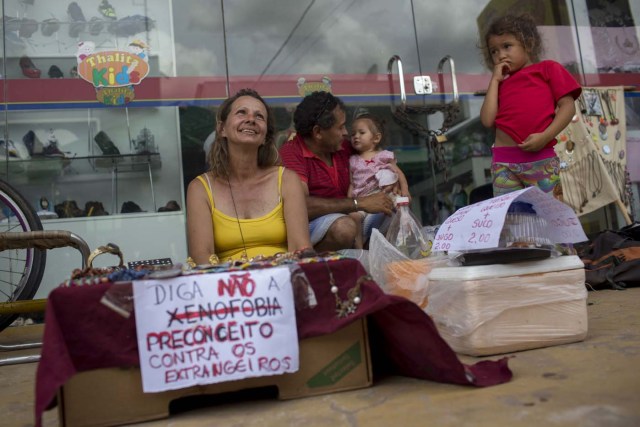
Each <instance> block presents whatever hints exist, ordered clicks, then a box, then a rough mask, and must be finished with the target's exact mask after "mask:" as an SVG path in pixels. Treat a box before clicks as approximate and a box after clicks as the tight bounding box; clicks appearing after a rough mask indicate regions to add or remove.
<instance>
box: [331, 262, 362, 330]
mask: <svg viewBox="0 0 640 427" xmlns="http://www.w3.org/2000/svg"><path fill="white" fill-rule="evenodd" d="M324 265H325V266H326V267H327V272H328V273H329V286H331V288H330V289H331V293H332V294H333V296H334V298H335V300H336V315H337V316H338V318H340V319H342V318H344V317H347V316H349V315H350V314H353V313H355V312H356V310H357V309H358V304H360V302H362V296H361V294H360V285H362V282H364V281H367V280H373V279H372V278H371V276H369V275H368V274H365V275H364V276H360V277H359V278H358V280H357V281H356V284H355V286H354V287H353V288H351V289H349V290H348V291H347V299H346V300H343V299H341V298H340V296H339V295H338V292H339V291H340V289H339V288H338V286H337V285H336V280H335V279H334V277H333V272H332V271H331V267H329V263H328V262H327V261H325V263H324Z"/></svg>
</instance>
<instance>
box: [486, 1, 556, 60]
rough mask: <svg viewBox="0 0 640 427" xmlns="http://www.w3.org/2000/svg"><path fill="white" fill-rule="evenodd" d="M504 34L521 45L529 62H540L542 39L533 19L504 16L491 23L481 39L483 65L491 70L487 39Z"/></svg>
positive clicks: (527, 16)
mask: <svg viewBox="0 0 640 427" xmlns="http://www.w3.org/2000/svg"><path fill="white" fill-rule="evenodd" d="M504 34H511V35H513V36H514V37H515V38H516V40H518V41H519V42H520V43H522V46H524V49H525V51H526V52H527V53H528V54H529V58H530V59H531V62H538V61H540V57H541V55H542V52H543V46H542V38H541V37H540V33H539V32H538V27H537V26H536V23H535V21H534V20H533V17H532V16H531V15H529V14H528V13H524V14H522V15H504V16H502V17H500V18H498V19H496V20H495V21H493V22H492V23H491V24H490V25H489V28H488V29H487V31H486V32H485V33H484V37H483V38H482V46H481V49H482V53H483V55H484V62H485V65H486V66H487V67H488V68H489V69H490V70H491V69H493V66H494V63H493V59H492V58H491V53H490V52H489V38H490V37H491V36H501V35H504Z"/></svg>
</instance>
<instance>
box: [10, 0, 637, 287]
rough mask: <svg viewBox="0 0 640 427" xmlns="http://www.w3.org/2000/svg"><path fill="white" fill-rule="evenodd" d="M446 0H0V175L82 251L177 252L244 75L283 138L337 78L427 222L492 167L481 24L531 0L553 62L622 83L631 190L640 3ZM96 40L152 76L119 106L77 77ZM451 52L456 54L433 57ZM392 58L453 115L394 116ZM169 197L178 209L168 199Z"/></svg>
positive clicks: (69, 257)
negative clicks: (225, 104) (306, 99)
mask: <svg viewBox="0 0 640 427" xmlns="http://www.w3.org/2000/svg"><path fill="white" fill-rule="evenodd" d="M449 3H450V2H445V1H431V2H426V1H420V2H418V1H412V0H402V1H396V2H389V1H387V0H350V1H341V0H308V1H304V2H300V1H298V0H278V1H275V0H272V1H267V0H263V1H255V0H233V1H224V0H184V1H182V0H181V1H170V0H144V1H143V0H110V1H102V0H76V1H69V2H64V3H60V2H54V1H24V0H5V1H1V2H0V4H1V5H2V12H3V13H2V15H3V22H2V24H3V26H2V28H3V33H2V34H3V37H2V40H1V42H2V48H3V55H2V64H1V71H0V74H2V79H1V80H0V86H1V88H2V91H1V93H0V96H1V101H0V104H1V105H2V107H3V109H4V111H3V116H2V118H0V126H1V127H2V138H3V140H6V141H13V142H15V143H17V144H16V145H17V146H19V149H22V147H24V150H22V151H23V152H25V150H26V153H27V154H28V155H29V157H28V158H26V159H25V158H20V154H19V153H18V149H16V150H15V155H10V154H9V150H5V152H4V153H5V154H4V156H3V157H2V158H0V175H1V178H2V179H5V180H8V181H9V182H11V183H12V184H15V186H16V187H17V188H18V189H19V190H20V191H21V192H22V193H23V194H25V196H26V197H27V198H28V199H29V201H30V202H31V203H32V204H34V206H36V207H40V201H41V200H42V199H47V201H48V204H49V208H48V209H49V210H50V213H51V216H52V217H53V214H54V213H56V212H55V207H56V206H57V205H62V206H61V208H63V209H62V210H60V212H61V213H62V214H63V215H58V218H55V217H54V218H51V219H45V217H44V216H43V221H44V222H43V224H44V226H45V228H47V229H56V228H62V229H67V230H71V231H74V232H77V233H78V234H79V235H81V236H82V237H83V238H85V239H86V240H87V241H88V242H89V244H90V246H92V247H95V246H98V245H101V244H104V243H106V240H105V239H107V237H106V236H108V239H110V240H113V241H114V243H117V244H119V245H120V246H121V247H122V248H123V251H124V253H125V256H126V257H127V259H130V260H143V259H154V258H164V257H171V258H172V259H173V260H174V261H183V260H184V258H185V257H186V239H185V235H184V221H185V219H184V212H183V210H182V208H183V205H184V194H185V187H186V185H187V184H188V183H189V182H190V180H191V179H193V177H195V176H196V175H198V174H199V173H202V172H203V171H204V170H206V164H205V151H206V149H207V145H206V144H207V142H210V141H211V140H212V136H213V135H212V132H213V130H214V127H215V112H216V109H217V107H218V106H219V105H220V103H221V102H222V100H223V99H225V98H226V97H227V96H228V95H229V94H232V93H235V92H236V91H237V90H238V89H241V88H244V87H253V88H255V89H257V90H258V91H259V92H260V93H261V94H262V95H263V96H264V97H265V98H266V99H267V101H268V102H269V103H270V105H271V106H272V107H273V109H274V112H275V115H276V126H277V129H278V131H279V134H278V141H279V142H280V143H282V142H284V141H285V140H286V139H287V138H288V137H289V136H290V135H291V133H292V132H293V123H292V113H293V110H294V108H295V106H296V105H297V104H298V103H299V102H300V100H301V99H302V97H303V96H304V95H305V94H306V93H308V92H310V91H313V90H330V91H332V92H333V93H334V94H335V95H337V96H339V97H341V98H342V99H343V100H344V101H345V103H346V105H347V107H348V120H349V122H350V121H351V120H352V119H353V118H354V117H355V116H356V115H357V114H359V113H361V112H364V111H368V112H372V113H375V114H377V115H379V116H381V117H382V118H383V119H384V120H385V121H386V124H387V144H388V148H389V149H390V150H392V151H394V153H395V154H396V157H397V158H398V161H399V164H400V166H401V167H402V169H403V170H404V171H405V174H406V175H407V178H408V180H409V184H410V187H411V192H412V195H413V196H414V197H413V200H412V209H413V210H414V212H415V213H416V214H418V216H419V217H420V218H421V220H422V221H423V223H424V224H425V225H431V224H437V223H439V222H441V221H442V219H443V218H444V217H446V216H447V215H448V214H449V213H451V212H452V211H453V210H455V208H456V207H457V206H458V205H459V204H460V203H464V202H465V200H463V199H462V198H461V197H459V196H461V195H462V193H464V195H465V196H466V197H467V199H466V202H468V201H469V198H468V196H469V195H470V194H471V192H472V191H473V190H475V189H477V188H479V187H482V186H484V185H485V184H486V183H489V182H490V179H491V178H490V176H489V174H488V173H487V172H488V164H489V163H490V146H491V144H492V141H493V135H492V133H491V132H490V131H488V130H486V129H484V128H483V127H482V126H481V125H480V123H479V119H478V115H479V110H480V107H481V105H482V102H483V91H484V90H485V89H486V86H487V84H488V80H489V71H488V70H487V69H486V68H485V66H484V65H483V62H482V59H481V53H480V51H479V49H478V48H477V45H478V34H479V31H480V30H481V28H482V27H483V26H484V25H486V23H487V22H488V21H490V20H491V19H492V18H493V17H494V16H496V15H498V14H502V13H504V12H506V11H509V12H525V11H526V12H529V13H531V14H532V15H533V16H534V17H535V19H536V20H537V22H538V23H539V25H540V27H539V28H540V31H541V32H542V33H543V36H544V41H545V46H546V53H545V55H546V56H545V57H546V58H550V59H554V60H556V61H558V62H561V63H562V64H563V65H564V66H565V67H566V68H567V69H568V70H570V71H571V72H572V73H574V75H576V77H577V78H578V79H579V81H580V83H582V84H583V85H590V86H604V85H607V86H624V87H625V89H626V90H625V92H624V100H625V103H624V105H625V108H624V112H625V115H626V117H627V126H628V132H627V141H626V142H627V144H628V147H627V150H626V151H625V154H626V155H627V156H628V158H627V164H628V165H629V172H630V173H629V179H630V180H631V181H632V182H633V183H634V184H633V186H632V189H633V190H634V191H635V193H634V194H636V195H637V193H638V192H637V185H636V184H635V183H636V182H637V180H638V179H639V178H638V177H639V176H640V173H639V172H638V171H637V170H636V167H637V165H640V158H639V156H640V150H639V149H636V145H637V146H640V142H639V141H640V137H638V134H639V132H640V131H639V130H638V129H640V128H639V126H638V122H639V120H638V117H639V116H640V110H639V103H638V102H637V99H638V92H637V84H638V81H640V65H639V64H640V53H639V51H638V49H639V48H638V26H637V21H638V19H640V6H639V5H638V4H637V3H638V2H633V1H628V0H612V1H606V2H603V1H599V0H575V1H560V2H555V1H551V0H544V1H536V2H530V1H520V0H491V1H481V2H478V1H475V0H467V1H462V2H457V3H456V8H455V10H454V8H452V7H451V6H450V4H449ZM459 10H464V13H459V12H458V11H459ZM105 51H116V52H126V53H127V54H128V55H131V54H134V53H135V54H136V55H140V54H142V55H143V56H145V58H144V59H143V58H142V57H140V59H141V60H142V61H145V64H147V66H148V73H147V74H146V75H145V76H144V79H143V80H142V81H140V82H138V84H136V85H134V86H133V92H132V93H131V95H132V97H131V96H130V97H129V98H132V99H129V100H128V102H125V103H120V104H118V102H120V101H118V98H117V96H116V97H112V98H108V99H111V103H112V104H111V105H108V104H106V103H105V102H104V101H105V98H104V96H102V97H101V96H100V95H99V93H100V91H99V90H97V88H96V87H95V85H94V84H92V82H91V81H87V80H86V79H83V78H82V76H81V75H78V74H76V73H78V71H79V70H78V66H79V64H80V62H79V59H80V56H81V55H85V56H86V55H87V54H91V52H93V53H96V52H98V53H99V52H105ZM392 57H395V58H397V60H396V61H395V62H393V61H392V62H391V67H390V68H391V71H389V63H390V59H391V58H392ZM446 57H450V58H451V60H450V61H449V62H445V63H442V62H441V61H442V60H443V58H446ZM400 64H401V65H402V69H403V73H404V80H403V83H404V85H405V89H406V96H407V101H406V102H407V105H409V106H413V107H430V106H443V105H447V104H450V103H451V102H452V101H453V99H454V93H455V91H454V90H453V88H454V85H453V83H454V81H455V82H456V84H457V95H458V96H459V112H458V113H457V114H456V116H455V118H454V119H453V120H451V121H450V122H448V123H447V126H444V125H445V115H444V114H443V113H440V112H435V113H433V114H431V113H425V112H424V111H425V110H424V109H422V110H420V111H422V113H418V114H415V115H413V116H412V117H411V119H412V120H413V122H414V124H413V125H411V124H409V123H408V122H407V121H403V120H399V118H398V116H397V107H398V106H399V105H401V103H402V99H401V96H400V87H401V85H400V79H399V74H400V66H399V65H400ZM454 64H455V79H454V74H453V73H452V71H453V67H451V65H454ZM439 65H441V71H442V73H441V75H439V74H438V70H439ZM421 76H427V77H429V78H430V79H431V82H432V89H433V93H431V94H428V93H427V94H419V93H416V90H415V86H414V78H415V77H421ZM102 95H104V93H102ZM416 124H417V128H418V129H428V130H439V129H442V128H443V127H446V128H447V129H446V131H447V132H446V133H445V135H446V141H445V142H444V143H439V144H438V145H437V147H441V148H442V149H440V148H438V150H434V147H433V146H431V145H429V140H428V138H427V137H425V135H424V134H421V132H420V131H416V129H417V128H416ZM29 146H31V147H32V148H34V147H35V149H36V151H37V153H30V152H29ZM45 148H47V150H49V153H48V154H49V155H47V156H45V155H43V154H42V151H43V150H44V149H45ZM145 150H146V151H148V152H145ZM139 154H142V155H141V156H140V155H139ZM23 156H24V157H26V156H25V155H23ZM637 200H638V197H635V199H634V203H635V205H636V206H637ZM171 201H175V202H176V204H177V205H179V206H180V209H181V210H180V211H167V210H166V209H164V208H166V207H167V205H168V203H169V202H171ZM128 202H132V203H128ZM88 203H89V204H88ZM125 203H127V204H126V206H127V207H126V208H125V207H124V206H125ZM123 210H124V211H125V212H123ZM137 211H141V212H137ZM159 211H160V212H159ZM89 213H90V214H89ZM99 213H105V214H106V213H108V215H98V214H99ZM62 216H65V217H62ZM616 217H617V215H616V213H615V209H612V210H611V209H610V210H609V211H608V213H607V215H606V218H604V220H603V219H602V215H600V216H599V217H598V218H596V219H593V220H591V219H589V220H588V221H589V222H591V223H593V224H595V225H593V227H592V228H594V229H595V228H598V227H599V228H604V227H607V226H613V225H616V220H618V221H619V220H620V218H616ZM140 242H144V244H141V243H140ZM74 256H75V254H74V253H73V252H72V251H70V252H69V253H66V252H64V251H63V255H60V256H58V255H57V253H56V252H52V253H51V257H52V259H53V261H52V262H51V265H60V266H61V267H60V270H59V271H58V272H57V273H56V274H57V275H56V274H54V273H51V274H49V270H47V273H46V280H47V281H49V282H50V284H53V283H56V282H59V281H61V280H60V279H61V278H62V273H64V274H66V273H68V271H69V269H70V266H75V265H77V262H74V261H73V257H74ZM47 268H49V267H47Z"/></svg>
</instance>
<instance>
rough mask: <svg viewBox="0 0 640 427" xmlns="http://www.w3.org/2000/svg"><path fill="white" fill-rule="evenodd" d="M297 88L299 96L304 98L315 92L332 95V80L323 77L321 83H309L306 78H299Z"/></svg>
mask: <svg viewBox="0 0 640 427" xmlns="http://www.w3.org/2000/svg"><path fill="white" fill-rule="evenodd" d="M297 86H298V94H299V95H300V96H301V97H303V98H304V97H305V96H307V95H311V94H312V93H313V92H329V93H331V79H330V78H329V77H327V76H322V80H321V81H319V82H317V81H316V82H308V81H307V79H306V78H304V77H300V78H298V82H297Z"/></svg>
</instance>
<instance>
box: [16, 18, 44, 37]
mask: <svg viewBox="0 0 640 427" xmlns="http://www.w3.org/2000/svg"><path fill="white" fill-rule="evenodd" d="M39 26H40V25H39V24H38V21H36V20H35V19H28V18H25V19H23V20H22V21H21V22H20V28H19V29H18V35H19V36H20V37H22V38H25V39H28V38H29V37H31V36H32V35H33V33H35V32H36V31H38V27H39Z"/></svg>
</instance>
